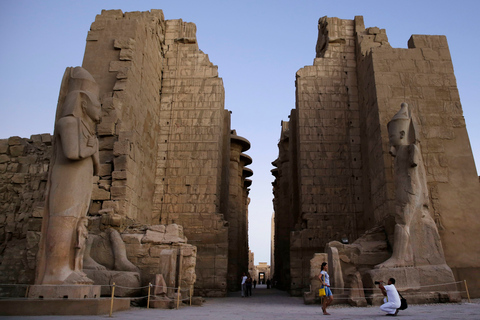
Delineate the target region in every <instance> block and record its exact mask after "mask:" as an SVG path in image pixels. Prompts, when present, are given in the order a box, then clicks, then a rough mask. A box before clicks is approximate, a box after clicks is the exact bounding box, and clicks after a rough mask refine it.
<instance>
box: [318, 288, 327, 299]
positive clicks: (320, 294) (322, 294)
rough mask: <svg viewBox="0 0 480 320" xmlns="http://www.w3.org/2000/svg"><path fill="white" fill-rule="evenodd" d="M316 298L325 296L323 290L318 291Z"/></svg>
mask: <svg viewBox="0 0 480 320" xmlns="http://www.w3.org/2000/svg"><path fill="white" fill-rule="evenodd" d="M318 296H319V297H324V296H326V293H325V288H321V289H318Z"/></svg>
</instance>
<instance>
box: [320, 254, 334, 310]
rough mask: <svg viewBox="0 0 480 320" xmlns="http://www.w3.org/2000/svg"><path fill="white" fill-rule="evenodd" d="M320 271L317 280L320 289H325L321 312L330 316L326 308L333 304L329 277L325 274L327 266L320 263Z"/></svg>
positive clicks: (324, 263)
mask: <svg viewBox="0 0 480 320" xmlns="http://www.w3.org/2000/svg"><path fill="white" fill-rule="evenodd" d="M320 270H321V271H320V275H319V276H318V278H319V279H320V281H321V282H322V288H325V298H323V306H322V311H323V314H325V315H330V313H328V312H327V307H328V306H329V305H331V304H332V302H333V294H332V291H331V290H330V276H329V275H328V273H327V271H328V266H327V263H326V262H323V263H322V266H321V267H320Z"/></svg>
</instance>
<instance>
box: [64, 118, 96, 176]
mask: <svg viewBox="0 0 480 320" xmlns="http://www.w3.org/2000/svg"><path fill="white" fill-rule="evenodd" d="M56 129H57V134H59V135H60V141H61V144H62V149H63V153H64V154H65V156H66V157H67V158H68V159H70V160H80V159H85V158H88V157H90V156H92V157H93V160H94V164H93V166H94V170H96V171H97V172H98V168H99V167H100V162H99V154H98V140H97V138H96V137H95V138H93V139H92V142H91V145H84V144H83V143H81V140H82V139H80V133H79V121H78V119H77V118H75V117H71V116H67V117H64V118H61V119H59V120H58V121H57V125H56ZM95 174H96V173H95Z"/></svg>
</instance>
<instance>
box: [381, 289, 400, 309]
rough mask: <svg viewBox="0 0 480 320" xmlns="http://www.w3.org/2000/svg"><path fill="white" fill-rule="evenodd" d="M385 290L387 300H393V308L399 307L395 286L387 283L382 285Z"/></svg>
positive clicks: (398, 297)
mask: <svg viewBox="0 0 480 320" xmlns="http://www.w3.org/2000/svg"><path fill="white" fill-rule="evenodd" d="M384 288H385V291H387V299H388V302H393V303H394V304H395V308H400V296H399V295H398V291H397V288H395V285H393V284H387V285H386V286H384Z"/></svg>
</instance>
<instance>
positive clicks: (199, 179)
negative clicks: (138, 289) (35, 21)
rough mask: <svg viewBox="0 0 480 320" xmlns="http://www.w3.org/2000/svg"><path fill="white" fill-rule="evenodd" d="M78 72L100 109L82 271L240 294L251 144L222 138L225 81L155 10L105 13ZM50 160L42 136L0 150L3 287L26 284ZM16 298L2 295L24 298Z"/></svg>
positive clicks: (226, 131)
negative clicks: (84, 74)
mask: <svg viewBox="0 0 480 320" xmlns="http://www.w3.org/2000/svg"><path fill="white" fill-rule="evenodd" d="M82 67H83V69H84V70H86V71H88V73H89V74H90V75H91V77H93V79H94V81H95V82H96V84H97V85H98V92H97V93H98V98H99V102H100V104H101V122H100V123H99V124H97V125H96V126H95V125H93V126H92V128H91V130H90V131H91V132H90V134H91V135H92V137H94V136H95V137H98V144H97V145H95V146H97V147H98V153H97V156H96V157H97V160H98V166H96V169H97V170H98V171H97V172H95V175H94V177H93V180H92V184H91V201H90V202H89V203H87V208H88V215H87V217H88V219H87V222H86V224H85V226H88V230H89V234H88V236H87V235H86V234H85V237H87V238H88V240H87V241H86V244H85V246H86V252H85V259H84V260H83V262H84V266H83V267H84V269H89V270H98V269H107V270H111V271H112V273H109V274H108V277H110V278H109V279H114V278H115V277H116V276H118V275H117V274H116V273H115V272H116V271H122V272H130V273H135V274H137V275H132V277H131V278H132V279H134V281H135V279H137V280H138V281H139V285H140V284H141V285H145V283H148V282H149V281H152V279H155V277H156V275H157V274H163V278H164V280H165V283H166V285H167V286H168V287H174V286H177V287H178V286H179V285H182V286H190V285H192V284H193V283H194V286H195V294H197V295H203V296H224V295H225V294H226V292H227V288H228V289H230V290H236V289H238V283H237V282H238V281H237V280H238V279H239V278H240V275H241V272H242V271H243V270H247V268H248V236H247V230H248V229H247V217H248V209H247V208H248V203H249V198H248V192H249V189H248V187H249V186H250V184H251V180H249V179H247V178H248V177H250V176H251V175H252V174H253V172H252V171H251V170H250V169H249V168H247V166H248V165H249V164H250V163H252V159H251V158H250V157H249V156H248V155H246V154H245V153H244V152H245V151H247V150H248V149H249V148H250V143H249V141H248V140H247V139H245V138H243V137H241V136H239V135H237V133H236V131H235V130H232V128H231V127H230V112H229V111H228V110H226V109H225V107H224V87H223V81H222V79H221V78H220V77H219V75H218V70H217V66H215V65H213V63H211V62H210V61H209V58H208V55H206V54H205V53H203V52H202V51H201V50H199V45H198V43H197V39H196V27H195V24H193V23H187V22H183V21H182V20H165V18H164V16H163V12H162V11H161V10H151V11H149V12H127V13H123V12H122V11H120V10H110V11H103V12H102V14H100V15H98V16H97V17H96V19H95V22H93V23H92V25H91V28H90V31H89V32H88V35H87V41H86V49H85V55H84V60H83V65H82ZM59 82H60V79H59ZM52 103H53V102H52ZM93 141H94V140H93V138H92V142H91V143H93ZM86 143H87V145H89V146H91V147H95V146H94V145H93V144H90V140H89V141H87V142H86ZM51 159H52V137H51V136H50V135H49V134H42V135H33V136H32V137H31V138H30V139H22V138H19V137H12V138H9V139H3V140H0V183H1V185H0V188H1V190H2V191H1V198H0V205H1V208H2V210H1V213H0V239H2V247H1V252H0V253H1V255H2V259H1V261H0V282H2V283H12V284H14V283H21V284H33V281H34V274H35V268H36V266H37V264H36V261H37V251H38V245H39V242H40V233H41V224H42V216H43V211H44V207H45V198H44V191H45V189H46V187H47V181H48V172H49V167H50V165H51ZM88 179H90V178H88ZM89 191H90V190H89ZM82 221H83V220H82ZM82 223H84V222H82ZM80 227H81V226H80ZM80 227H79V228H80ZM82 228H83V227H82ZM79 230H80V229H79ZM82 232H83V231H82ZM77 233H78V234H82V233H81V232H80V231H77ZM187 242H188V244H187ZM97 247H106V248H110V247H111V250H110V249H109V250H110V251H109V252H111V254H110V253H109V254H105V252H104V251H100V252H99V251H97V250H96V249H95V248H97ZM107 251H108V250H107ZM119 261H122V262H121V263H120V262H119ZM85 264H86V265H85ZM120 265H121V266H120ZM92 266H93V267H92ZM193 269H194V271H193ZM179 270H180V271H179ZM169 272H172V274H173V275H172V274H170V275H168V273H169ZM138 274H139V275H138ZM87 275H88V278H86V279H85V281H88V280H87V279H92V278H95V277H100V276H99V275H98V274H97V275H94V274H92V272H91V271H87ZM227 275H228V276H227ZM104 276H105V275H102V277H104ZM157 279H158V277H157ZM110 281H112V280H110ZM23 290H24V289H23ZM102 290H103V289H102ZM13 291H14V290H10V291H9V292H2V293H0V294H3V295H6V296H7V295H24V292H22V290H19V292H13ZM102 293H103V291H102Z"/></svg>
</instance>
